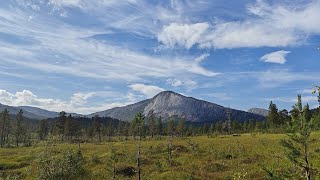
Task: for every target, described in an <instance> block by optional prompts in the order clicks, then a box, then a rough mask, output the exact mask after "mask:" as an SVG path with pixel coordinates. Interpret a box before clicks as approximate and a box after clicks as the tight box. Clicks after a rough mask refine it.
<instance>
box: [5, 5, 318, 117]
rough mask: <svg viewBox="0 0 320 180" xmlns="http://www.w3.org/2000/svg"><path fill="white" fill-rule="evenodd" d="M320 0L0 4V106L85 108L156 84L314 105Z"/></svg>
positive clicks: (121, 102)
mask: <svg viewBox="0 0 320 180" xmlns="http://www.w3.org/2000/svg"><path fill="white" fill-rule="evenodd" d="M319 19H320V1H318V0H315V1H304V0H293V1H289V0H283V1H261V0H259V1H251V0H239V1H236V2H234V1H232V2H231V1H230V2H226V1H222V0H221V1H218V0H214V1H212V0H202V1H191V0H190V1H188V0H181V1H174V0H172V1H154V0H151V1H150V0H146V1H138V0H123V1H116V0H108V1H102V0H94V1H93V0H10V1H1V2H0V54H1V55H0V103H1V104H5V105H10V106H34V107H39V108H44V109H47V110H50V111H55V112H59V111H62V110H64V111H67V112H74V113H81V114H90V113H93V112H97V111H104V110H106V109H110V108H113V107H117V106H125V105H128V104H132V103H135V102H139V101H141V100H144V99H148V98H151V97H153V96H154V95H156V94H158V93H159V92H161V91H165V90H172V91H175V92H178V93H180V94H183V95H186V96H191V97H195V98H198V99H202V100H206V101H209V102H214V103H217V104H220V105H223V106H226V107H231V108H234V109H240V110H248V109H250V108H252V107H257V108H268V106H269V102H270V101H271V100H272V101H273V102H274V103H276V104H277V105H278V108H279V109H290V108H291V106H292V105H293V104H295V102H296V95H297V94H302V101H303V102H304V103H309V105H310V107H311V108H314V107H316V106H317V103H318V102H317V97H316V96H315V95H312V93H311V92H312V87H313V85H315V84H319V81H320V72H319V68H320V61H319V58H320V51H319V46H320V36H319V35H320V21H319Z"/></svg>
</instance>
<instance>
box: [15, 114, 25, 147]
mask: <svg viewBox="0 0 320 180" xmlns="http://www.w3.org/2000/svg"><path fill="white" fill-rule="evenodd" d="M23 130H24V129H23V111H22V109H20V111H19V112H18V114H17V116H16V126H15V139H16V146H19V143H20V142H21V136H22V135H23Z"/></svg>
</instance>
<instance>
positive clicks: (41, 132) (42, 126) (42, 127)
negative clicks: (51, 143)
mask: <svg viewBox="0 0 320 180" xmlns="http://www.w3.org/2000/svg"><path fill="white" fill-rule="evenodd" d="M48 133H49V127H48V122H47V120H45V119H42V120H40V122H39V125H38V136H39V139H40V140H45V139H46V138H47V136H48Z"/></svg>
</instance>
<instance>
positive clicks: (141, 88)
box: [129, 84, 165, 98]
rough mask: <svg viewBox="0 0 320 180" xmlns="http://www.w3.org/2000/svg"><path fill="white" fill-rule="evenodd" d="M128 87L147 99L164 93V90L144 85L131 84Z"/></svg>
mask: <svg viewBox="0 0 320 180" xmlns="http://www.w3.org/2000/svg"><path fill="white" fill-rule="evenodd" d="M129 87H130V88H131V89H132V90H133V91H137V92H140V93H142V94H144V95H145V96H146V97H148V98H152V97H153V96H155V95H157V94H158V93H160V92H162V91H165V89H163V88H160V87H158V86H153V85H145V84H131V85H129Z"/></svg>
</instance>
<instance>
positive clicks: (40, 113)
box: [0, 103, 83, 120]
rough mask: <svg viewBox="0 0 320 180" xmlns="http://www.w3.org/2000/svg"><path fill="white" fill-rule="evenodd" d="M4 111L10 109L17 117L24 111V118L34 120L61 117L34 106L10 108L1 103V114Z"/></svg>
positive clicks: (74, 114) (73, 114) (56, 113)
mask: <svg viewBox="0 0 320 180" xmlns="http://www.w3.org/2000/svg"><path fill="white" fill-rule="evenodd" d="M4 109H8V110H9V113H10V114H11V115H16V114H17V113H18V112H19V111H20V109H22V111H23V116H24V117H26V118H29V119H33V120H40V119H47V118H55V117H57V116H59V113H58V112H54V111H48V110H45V109H41V108H37V107H32V106H18V107H15V106H8V105H4V104H1V103H0V112H2V111H3V110H4ZM69 114H71V115H72V116H81V117H82V116H83V115H81V114H76V113H67V115H69Z"/></svg>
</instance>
